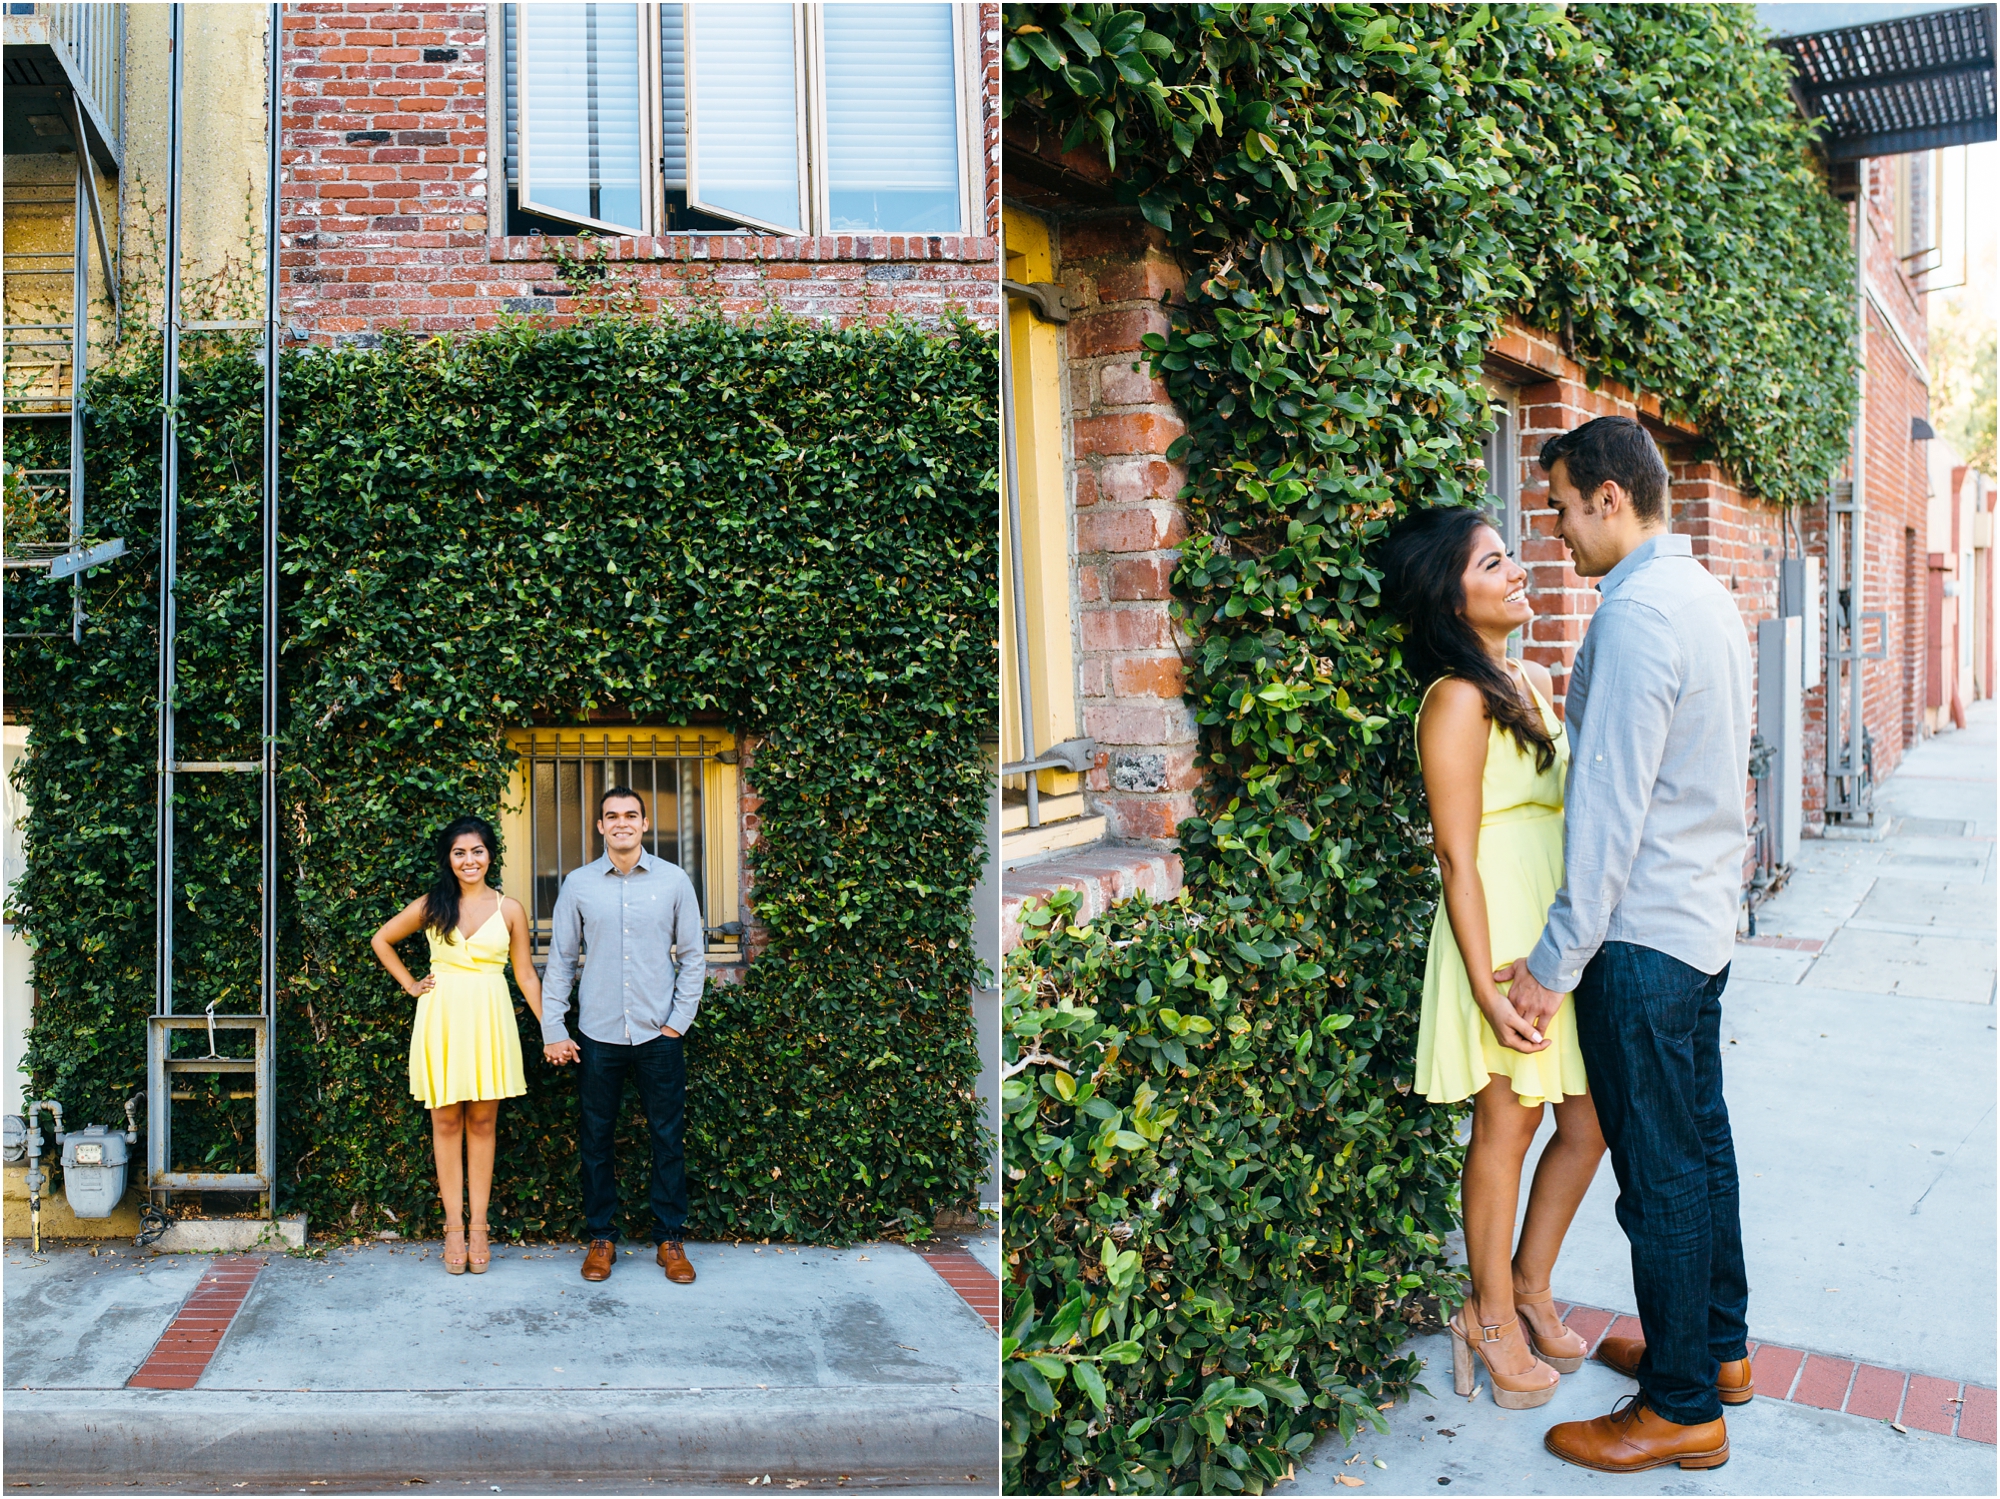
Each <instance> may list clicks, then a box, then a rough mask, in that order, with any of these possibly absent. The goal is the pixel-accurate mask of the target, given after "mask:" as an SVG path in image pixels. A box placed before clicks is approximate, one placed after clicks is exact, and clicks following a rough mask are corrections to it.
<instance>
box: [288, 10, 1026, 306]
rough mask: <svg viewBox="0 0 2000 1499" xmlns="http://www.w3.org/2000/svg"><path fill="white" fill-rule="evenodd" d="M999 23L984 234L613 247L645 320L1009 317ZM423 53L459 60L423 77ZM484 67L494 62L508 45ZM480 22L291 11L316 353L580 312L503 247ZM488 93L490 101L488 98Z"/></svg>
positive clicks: (293, 231)
mask: <svg viewBox="0 0 2000 1499" xmlns="http://www.w3.org/2000/svg"><path fill="white" fill-rule="evenodd" d="M999 25H1000V22H999V8H998V6H996V5H990V4H988V5H982V6H981V7H980V20H979V27H980V46H981V59H982V63H983V64H984V69H985V79H986V83H987V88H986V94H985V99H984V102H983V112H982V120H983V125H984V132H985V141H984V143H983V150H982V155H983V158H984V162H985V167H986V182H985V193H984V201H985V204H986V223H985V224H984V225H982V226H980V227H981V229H982V230H983V232H982V233H979V234H968V235H929V236H914V235H912V236H905V235H872V236H870V235H859V236H856V235H837V236H836V235H825V236H817V237H802V238H780V237H776V236H772V237H762V236H756V235H672V236H665V237H661V238H633V237H627V238H620V239H614V240H608V241H604V243H605V245H606V246H607V249H608V253H609V255H610V257H611V259H612V260H614V261H615V262H617V267H616V271H615V274H616V275H617V276H618V277H619V278H620V279H621V280H622V281H626V282H628V283H629V284H631V285H633V286H634V287H635V288H636V289H637V291H638V294H639V296H640V298H641V300H642V302H643V305H644V306H645V307H646V308H648V309H649V310H653V311H660V310H664V309H673V310H676V311H692V310H695V309H697V308H700V307H704V306H716V307H719V308H720V309H721V310H722V312H723V313H724V315H726V316H738V315H745V314H755V313H759V312H763V311H765V310H766V309H767V308H770V307H779V308H783V309H785V310H786V311H789V312H792V313H795V314H797V315H799V316H804V317H813V318H824V319H830V320H833V321H837V322H840V323H842V324H843V325H845V324H850V323H880V322H882V321H885V320H887V319H888V318H889V317H891V316H892V315H895V314H901V315H903V316H907V317H912V318H916V319H920V320H924V321H935V320H936V319H937V318H939V317H941V316H942V315H943V314H944V313H945V312H946V311H947V310H948V309H950V308H952V307H958V308H962V309H964V310H965V311H966V312H967V313H968V314H970V315H971V316H973V317H974V318H976V319H977V320H978V321H980V322H982V323H984V324H986V325H988V326H994V325H996V324H997V321H998V307H999V299H998V287H997V285H996V280H997V265H996V262H997V259H998V241H997V239H996V237H995V231H996V228H997V225H998V223H999V190H1000V189H999V107H998V106H999V93H998V84H999V45H1000V37H999ZM425 49H436V50H446V51H453V52H456V53H457V56H456V58H454V59H451V60H447V61H437V62H426V61H425V60H424V52H425ZM491 61H492V62H494V63H495V64H497V62H498V50H497V48H496V49H495V54H494V57H493V59H491ZM488 64H489V58H488V56H487V37H486V8H485V6H483V5H468V4H391V3H369V0H350V3H337V0H334V3H307V4H296V5H290V6H287V7H286V11H285V50H284V61H283V70H284V100H285V106H284V108H285V119H284V126H285V140H284V148H285V149H284V182H283V186H282V189H281V204H280V233H281V235H282V238H283V245H282V263H283V265H284V267H285V290H284V293H283V298H284V317H285V321H286V322H287V323H288V324H289V325H291V326H293V327H298V328H303V329H305V330H306V331H307V333H308V335H309V336H310V337H311V338H312V339H314V340H315V341H317V342H331V341H335V340H346V341H354V340H357V339H358V340H361V341H366V340H367V339H368V338H370V337H371V336H373V335H376V334H378V333H379V332H380V331H381V330H383V329H384V328H388V327H392V326H405V327H408V328H411V329H413V330H415V331H417V332H421V333H462V332H470V331H473V330H476V329H484V328H492V327H496V326H498V324H499V322H500V319H501V316H502V315H503V314H507V313H515V314H519V313H538V314H546V315H549V316H551V317H553V318H555V319H557V320H558V321H560V320H563V319H565V318H567V317H568V316H570V315H572V314H573V313H574V312H576V311H577V310H578V305H577V303H576V301H575V300H574V299H573V298H571V297H570V296H569V295H568V294H567V289H566V288H565V287H564V286H563V285H562V284H561V282H560V281H559V280H558V279H557V278H556V276H555V274H554V270H555V266H554V263H553V260H552V258H551V257H550V256H549V255H548V254H547V241H544V240H540V239H537V238H533V237H522V238H513V239H509V238H504V237H500V236H498V235H497V234H496V233H495V231H496V230H498V229H499V228H500V227H501V225H500V223H499V221H498V219H497V218H495V217H494V216H493V213H494V211H495V210H492V209H491V208H490V205H493V204H499V203H501V202H503V201H504V186H503V184H502V183H501V182H500V180H499V177H498V175H497V173H498V164H497V163H493V164H489V163H488V161H487V159H486V157H487V140H488V136H487V99H488V93H489V78H488V72H487V70H488ZM494 95H495V97H497V90H495V91H494Z"/></svg>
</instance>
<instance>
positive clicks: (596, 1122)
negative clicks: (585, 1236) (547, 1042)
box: [574, 1031, 688, 1244]
mask: <svg viewBox="0 0 2000 1499" xmlns="http://www.w3.org/2000/svg"><path fill="white" fill-rule="evenodd" d="M574 1034H575V1036H576V1046H577V1050H578V1051H580V1052H581V1053H582V1054H583V1066H582V1067H581V1069H580V1072H581V1074H582V1075H581V1077H580V1079H579V1083H578V1091H579V1094H580V1099H579V1101H580V1103H581V1104H582V1113H583V1129H582V1139H581V1140H580V1142H579V1143H580V1145H581V1147H582V1149H581V1151H580V1154H581V1155H582V1157H583V1220H584V1225H585V1228H586V1230H587V1231H588V1233H589V1235H590V1237H591V1238H593V1239H616V1238H617V1237H618V1233H617V1230H616V1228H615V1227H614V1225H615V1224H616V1223H617V1221H618V1172H617V1167H616V1165H615V1164H614V1162H613V1160H612V1137H613V1136H614V1135H615V1134H616V1133H617V1130H618V1112H619V1109H620V1107H621V1106H622V1105H623V1104H624V1102H625V1077H626V1074H627V1073H630V1074H631V1076H632V1079H633V1081H634V1082H636V1083H637V1084H638V1086H639V1104H640V1106H641V1107H642V1108H643V1109H644V1110H645V1111H646V1128H647V1132H648V1133H649V1134H650V1135H651V1136H652V1140H653V1241H654V1242H655V1243H657V1244H664V1243H665V1242H666V1241H667V1240H669V1239H678V1238H679V1237H680V1236H681V1225H683V1224H684V1223H686V1222H687V1213H688V1199H687V1168H686V1163H685V1162H684V1160H683V1159H682V1154H681V1132H682V1128H683V1125H684V1123H685V1120H686V1114H685V1110H684V1108H683V1102H684V1099H685V1097H686V1093H687V1064H686V1061H685V1059H684V1058H683V1056H682V1051H681V1048H682V1045H683V1043H682V1040H681V1038H680V1037H679V1036H655V1037H653V1039H652V1040H650V1041H642V1042H641V1043H640V1044H639V1045H637V1046H614V1045H612V1044H611V1043H610V1042H607V1041H593V1040H591V1038H590V1037H588V1036H586V1035H584V1034H583V1033H582V1032H581V1031H578V1032H575V1033H574Z"/></svg>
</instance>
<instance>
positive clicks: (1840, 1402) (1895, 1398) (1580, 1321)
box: [1557, 1303, 1994, 1446]
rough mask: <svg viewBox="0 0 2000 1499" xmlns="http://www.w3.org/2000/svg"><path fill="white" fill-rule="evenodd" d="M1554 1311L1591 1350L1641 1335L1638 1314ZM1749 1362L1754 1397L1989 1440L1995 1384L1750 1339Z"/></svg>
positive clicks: (1580, 1308) (1991, 1441) (1588, 1308)
mask: <svg viewBox="0 0 2000 1499" xmlns="http://www.w3.org/2000/svg"><path fill="white" fill-rule="evenodd" d="M1557 1311H1558V1312H1559V1314H1560V1315H1561V1316H1562V1318H1563V1320H1564V1321H1565V1322H1567V1323H1568V1324H1569V1327H1570V1330H1571V1331H1572V1332H1574V1333H1577V1334H1578V1335H1579V1336H1581V1337H1582V1338H1583V1340H1584V1341H1585V1342H1586V1343H1588V1344H1589V1345H1590V1351H1591V1352H1592V1353H1595V1352H1596V1351H1597V1345H1598V1344H1599V1343H1600V1342H1602V1341H1603V1339H1604V1338H1605V1336H1606V1335H1607V1334H1608V1335H1611V1336H1616V1337H1638V1336H1640V1332H1639V1325H1638V1320H1639V1319H1638V1318H1636V1317H1634V1316H1632V1315H1631V1314H1630V1313H1621V1312H1610V1311H1606V1310H1605V1309H1604V1308H1602V1307H1596V1306H1582V1305H1563V1304H1561V1303H1558V1305H1557ZM1750 1368H1751V1372H1752V1374H1753V1375H1754V1377H1755V1379H1756V1381H1757V1398H1758V1399H1759V1400H1788V1401H1790V1402H1791V1403H1793V1404H1794V1405H1810V1406H1815V1407H1817V1408H1818V1409H1820V1410H1828V1411H1844V1412H1846V1413H1847V1414H1848V1415H1850V1416H1861V1417H1864V1418H1866V1419H1867V1420H1870V1421H1894V1422H1897V1423H1899V1424H1900V1425H1903V1426H1906V1427H1909V1428H1911V1429H1913V1430H1916V1431H1927V1432H1931V1433H1933V1434H1934V1435H1937V1436H1947V1437H1958V1438H1960V1439H1962V1440H1964V1441H1968V1442H1984V1443H1986V1444H1987V1445H1988V1446H1992V1445H1994V1429H1993V1428H1994V1392H1993V1391H1992V1390H1989V1389H1987V1388H1986V1387H1985V1386H1984V1385H1976V1384H1960V1383H1959V1382H1958V1381H1956V1380H1951V1379H1935V1378H1933V1377H1931V1376H1930V1375H1928V1374H1908V1373H1905V1372H1903V1371H1902V1370H1900V1369H1882V1368H1878V1367H1876V1366H1875V1365H1873V1364H1858V1363H1856V1362H1855V1361H1854V1360H1852V1359H1844V1358H1841V1357H1840V1356H1839V1355H1837V1354H1831V1353H1812V1352H1808V1351H1807V1350H1805V1349H1802V1348H1782V1347H1780V1346H1778V1345H1777V1344H1775V1343H1752V1344H1751V1345H1750Z"/></svg>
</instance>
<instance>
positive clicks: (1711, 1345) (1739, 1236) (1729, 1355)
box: [1694, 968, 1750, 1363]
mask: <svg viewBox="0 0 2000 1499" xmlns="http://www.w3.org/2000/svg"><path fill="white" fill-rule="evenodd" d="M1728 985H1729V970H1728V969H1727V968H1725V969H1723V970H1722V972H1720V973H1718V974H1716V975H1715V976H1714V977H1713V978H1711V979H1710V980H1709V981H1708V987H1707V992H1706V994H1705V995H1704V996H1703V998H1702V1006H1701V1021H1700V1023H1699V1025H1697V1026H1696V1028H1695V1051H1694V1064H1695V1087H1696V1096H1697V1100H1698V1107H1699V1109H1700V1115H1699V1117H1700V1121H1701V1141H1702V1153H1703V1155H1704V1157H1705V1159H1706V1161H1707V1166H1708V1234H1709V1250H1708V1351H1709V1353H1710V1354H1712V1355H1713V1356H1714V1358H1715V1359H1716V1361H1717V1362H1718V1363H1728V1362H1730V1361H1731V1360H1732V1359H1740V1358H1748V1357H1749V1347H1748V1343H1747V1341H1746V1339H1747V1337H1748V1331H1749V1329H1748V1326H1747V1323H1746V1318H1747V1316H1748V1314H1749V1309H1750V1285H1749V1281H1748V1279H1747V1277H1746V1276H1745V1274H1744V1270H1743V1219H1742V1215H1741V1213H1740V1211H1739V1209H1738V1205H1737V1202H1738V1199H1737V1177H1736V1140H1735V1137H1734V1136H1733V1135H1732V1134H1731V1133H1730V1129H1729V1109H1728V1106H1727V1105H1726V1104H1725V1103H1724V1102H1723V1099H1722V991H1723V990H1724V989H1725V988H1727V987H1728Z"/></svg>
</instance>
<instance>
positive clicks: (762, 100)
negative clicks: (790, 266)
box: [686, 4, 805, 233]
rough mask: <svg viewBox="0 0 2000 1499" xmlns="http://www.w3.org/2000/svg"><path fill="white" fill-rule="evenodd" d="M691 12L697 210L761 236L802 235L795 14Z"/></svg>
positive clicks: (693, 200) (692, 176)
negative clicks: (739, 223)
mask: <svg viewBox="0 0 2000 1499" xmlns="http://www.w3.org/2000/svg"><path fill="white" fill-rule="evenodd" d="M686 9H687V29H688V36H687V58H688V68H687V82H688V94H689V105H688V114H689V117H690V123H691V126H692V128H691V129H690V130H689V132H688V135H689V141H688V202H689V204H690V206H692V207H695V208H699V209H700V210H702V211H703V212H704V213H712V214H717V215H720V216H722V217H725V218H734V219H739V220H741V221H742V222H743V223H745V224H750V225H755V226H757V227H760V228H766V229H777V230H782V231H784V232H787V233H799V232H801V231H802V230H803V229H804V227H805V212H804V201H803V200H804V193H803V191H802V188H803V182H802V180H801V179H802V175H803V174H802V172H801V170H800V165H799V119H800V110H799V105H800V97H799V95H800V88H799V78H798V71H799V64H798V38H797V22H796V16H795V12H794V8H793V7H792V6H790V5H760V4H734V5H690V6H688V7H687V8H686Z"/></svg>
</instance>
